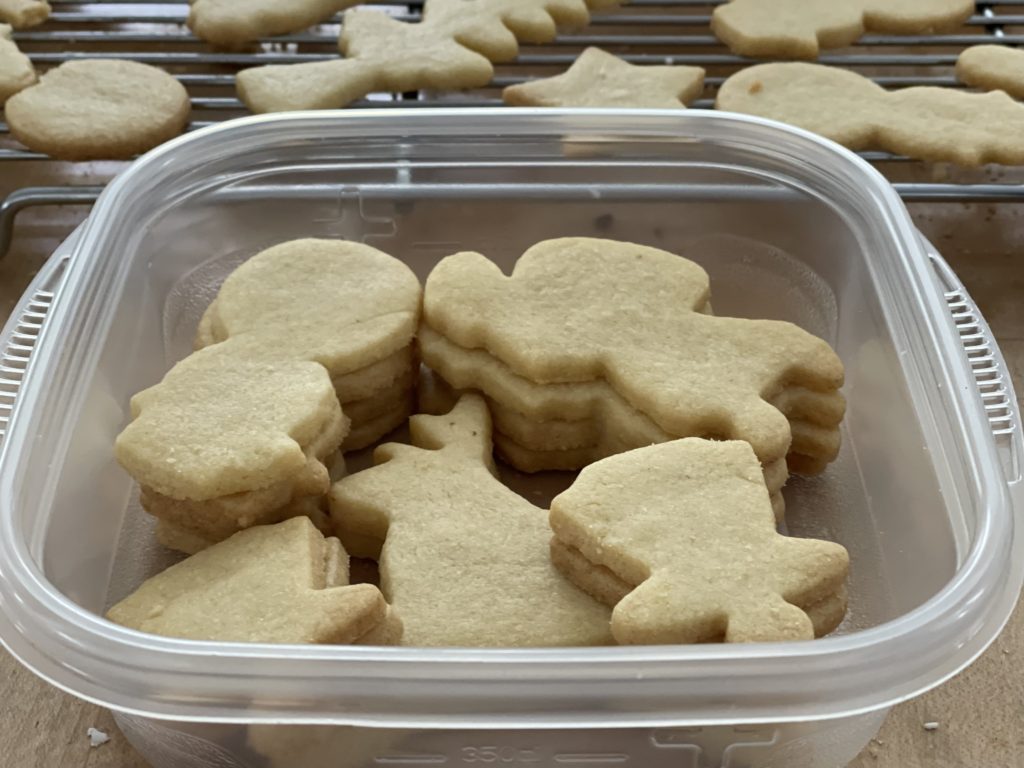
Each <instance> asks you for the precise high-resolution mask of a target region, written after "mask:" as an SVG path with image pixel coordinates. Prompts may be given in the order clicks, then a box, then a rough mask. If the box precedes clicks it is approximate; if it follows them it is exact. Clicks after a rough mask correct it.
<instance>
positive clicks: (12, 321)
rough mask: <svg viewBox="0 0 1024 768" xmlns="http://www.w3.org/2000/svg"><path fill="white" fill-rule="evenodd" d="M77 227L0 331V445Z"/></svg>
mask: <svg viewBox="0 0 1024 768" xmlns="http://www.w3.org/2000/svg"><path fill="white" fill-rule="evenodd" d="M80 231H81V228H79V229H78V230H76V231H75V233H74V234H73V235H72V236H71V237H69V238H68V239H67V240H66V241H64V243H63V244H62V245H61V246H60V248H58V249H57V252H56V253H54V255H53V256H51V257H50V258H49V260H48V261H47V262H46V263H45V264H44V265H43V268H42V269H40V270H39V273H38V274H37V275H36V277H35V279H34V280H33V281H32V283H31V284H30V285H29V287H28V289H27V290H26V291H25V293H24V294H22V297H21V300H20V301H19V302H18V305H17V306H16V307H15V308H14V311H13V312H12V313H11V316H10V318H8V320H7V324H6V325H5V326H4V329H3V331H2V332H0V446H2V445H3V441H4V439H5V438H6V436H7V433H8V431H9V429H10V425H11V420H12V419H13V418H14V413H15V404H16V403H17V400H18V395H19V393H20V392H21V389H22V386H23V385H24V383H25V375H26V371H27V370H28V365H29V361H30V360H31V359H32V355H33V353H34V352H35V351H36V349H37V343H38V341H39V337H40V335H41V334H42V332H43V328H44V327H45V325H46V321H47V318H48V317H49V316H50V311H51V310H52V309H53V306H54V302H55V301H56V300H57V297H58V295H59V288H60V285H61V283H62V282H63V280H64V276H65V275H66V274H67V269H68V265H69V264H70V263H71V252H72V250H73V248H74V243H75V242H77V240H78V234H79V232H80Z"/></svg>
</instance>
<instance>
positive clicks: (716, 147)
mask: <svg viewBox="0 0 1024 768" xmlns="http://www.w3.org/2000/svg"><path fill="white" fill-rule="evenodd" d="M564 235H590V236H603V237H610V238H615V239H621V240H632V241H636V242H641V243H647V244H650V245H654V246H658V247H662V248H665V249H668V250H671V251H674V252H678V253H682V254H685V255H686V256H688V257H690V258H692V259H695V260H697V261H698V262H700V263H701V264H703V265H704V266H705V267H706V268H707V270H708V271H709V273H710V274H711V278H712V286H713V288H714V302H715V310H716V312H717V313H719V314H733V315H741V316H750V317H771V318H782V319H787V320H791V321H794V322H796V323H798V324H800V325H802V326H803V327H805V328H807V329H808V330H810V331H812V332H814V333H816V334H818V335H821V336H823V337H824V338H826V339H828V340H829V341H830V342H831V343H832V344H833V345H834V346H835V347H836V349H837V350H838V352H839V354H840V356H841V357H842V359H843V360H844V362H845V364H846V369H847V383H846V386H845V390H844V391H845V393H846V395H847V398H848V400H849V411H848V415H847V418H846V421H845V423H844V427H843V449H842V452H841V455H840V457H839V459H838V460H837V461H836V462H835V463H834V464H833V465H832V466H831V467H830V468H829V470H828V471H827V472H826V473H825V474H824V475H823V476H821V477H818V478H814V479H811V480H803V479H800V478H794V479H793V480H792V481H791V483H790V485H789V486H787V489H786V497H787V506H788V526H789V529H790V531H791V532H792V533H794V534H797V535H818V536H824V537H827V538H829V539H833V540H836V541H839V542H841V543H842V544H844V545H845V546H846V547H847V548H848V549H849V550H850V553H851V556H852V573H851V580H850V595H851V603H850V612H849V616H848V618H847V620H846V621H845V623H844V624H843V626H842V627H841V628H840V630H839V631H838V632H837V633H836V634H835V635H833V636H830V637H828V638H825V639H822V640H818V641H815V642H804V643H777V644H752V645H700V646H678V647H677V646H672V647H629V648H601V649H586V650H580V649H552V650H465V649H441V650H438V649H415V648H364V647H327V646H320V647H309V646H260V645H242V644H223V643H205V642H190V641H182V640H174V639H169V638H162V637H155V636H150V635H145V634H140V633H137V632H134V631H131V630H128V629H125V628H122V627H119V626H115V625H113V624H111V623H108V622H107V621H105V620H103V619H102V618H101V617H100V616H101V614H102V612H103V610H104V608H105V607H107V606H108V605H109V604H111V603H112V602H113V601H115V600H117V599H119V598H120V597H122V596H123V595H124V594H126V593H127V592H128V591H129V590H130V589H131V588H133V587H134V586H135V585H137V584H138V583H139V581H140V580H141V579H142V578H143V577H145V576H147V575H149V574H151V573H153V572H155V571H156V570H158V569H159V568H160V567H161V566H162V565H163V564H164V561H163V558H165V557H166V553H162V552H161V551H160V549H159V547H157V546H156V545H155V544H154V543H153V539H152V535H151V529H150V527H151V522H150V520H149V518H148V517H147V516H146V515H144V514H143V513H142V512H141V510H140V509H139V508H138V506H137V501H136V492H135V489H134V488H133V483H132V482H131V480H130V479H129V477H128V475H127V474H126V473H125V472H124V471H122V470H121V469H120V468H119V467H118V465H117V464H116V462H115V461H114V458H113V453H112V445H113V441H114V437H115V436H116V435H117V433H118V432H119V431H120V430H121V429H122V428H123V426H124V424H125V423H126V420H127V413H128V401H129V398H130V396H131V395H132V394H133V393H134V392H136V391H138V390H140V389H142V388H144V387H146V386H148V385H150V384H152V383H154V382H156V381H157V380H159V379H160V378H161V376H162V375H163V374H164V373H165V371H166V370H167V369H168V368H169V367H170V366H171V364H172V363H173V362H174V361H175V360H177V359H179V358H180V357H182V356H184V355H185V354H187V352H188V351H189V348H190V340H191V336H192V333H193V330H194V328H195V325H196V322H197V320H198V318H199V315H200V313H201V312H202V310H203V309H204V308H205V306H206V304H207V302H208V301H209V300H210V298H211V297H212V296H213V295H214V293H215V291H216V289H217V286H218V285H219V283H220V281H221V280H222V279H223V278H224V277H225V275H227V274H228V273H229V272H230V270H231V269H232V268H233V267H234V266H236V265H237V264H238V263H239V262H240V261H242V260H243V259H245V258H246V257H248V256H250V255H252V254H254V253H256V252H257V251H259V250H261V249H263V248H265V247H267V246H269V245H271V244H274V243H277V242H280V241H282V240H286V239H289V238H294V237H301V236H318V237H339V238H349V239H355V240H362V241H365V242H368V243H371V244H373V245H375V246H377V247H380V248H382V249H384V250H386V251H388V252H390V253H392V254H394V255H396V256H398V257H400V258H403V259H405V260H406V261H407V262H408V263H409V264H410V265H411V266H412V267H413V268H414V269H415V270H416V271H417V272H418V274H420V275H421V276H425V275H426V274H427V272H428V271H429V269H430V268H431V266H432V265H433V264H435V263H436V262H437V261H438V259H440V258H441V257H443V256H445V255H447V254H449V253H452V252H455V251H457V250H461V249H474V250H478V251H480V252H482V253H485V254H487V255H488V256H489V257H490V258H492V259H495V260H497V261H498V262H499V263H500V264H502V265H503V266H504V267H505V268H509V267H511V265H512V263H513V262H514V260H515V258H516V257H517V256H518V255H519V254H520V253H521V252H522V251H523V250H524V249H525V248H526V247H528V246H529V245H531V244H533V243H535V242H537V241H539V240H542V239H545V238H550V237H558V236H564ZM2 342H3V346H2V347H0V351H2V353H3V355H4V357H3V360H2V365H3V368H2V373H0V379H2V381H0V408H2V409H3V410H0V416H4V415H5V414H7V415H9V422H8V423H7V427H6V434H5V435H3V438H2V444H0V528H2V530H0V572H2V580H0V599H2V605H3V615H2V619H0V637H2V639H3V642H4V644H5V645H6V646H7V647H8V648H9V649H10V650H11V652H12V653H14V654H15V655H16V656H17V657H18V658H19V659H20V660H21V661H22V662H23V663H25V664H26V665H28V666H29V667H31V668H32V669H33V670H35V671H36V672H37V673H38V674H40V675H42V676H43V677H45V678H46V679H48V680H49V681H51V682H52V683H53V684H55V685H57V686H60V687H61V688H64V689H65V690H68V691H70V692H72V693H74V694H76V695H78V696H81V697H84V698H87V699H90V700H92V701H96V702H99V703H101V704H103V705H105V706H108V707H110V708H112V709H114V710H115V712H116V713H117V719H118V722H119V724H120V725H121V727H122V729H123V730H124V732H125V734H126V735H127V736H128V738H129V739H130V740H131V741H132V743H133V744H134V745H135V746H136V747H137V748H138V749H139V750H140V751H141V752H142V753H143V754H144V755H145V756H146V757H148V758H149V760H150V761H151V762H152V763H153V765H154V766H158V767H163V766H167V767H168V768H170V767H172V766H173V768H191V766H251V767H252V768H259V767H262V766H266V765H274V766H288V768H306V767H307V766H331V768H342V767H343V766H360V767H361V766H371V765H372V766H387V765H401V766H415V767H419V766H438V765H461V764H467V765H474V764H492V765H530V766H563V765H570V766H575V767H577V768H596V767H597V766H603V767H606V766H609V765H620V764H622V765H631V766H639V767H641V768H669V766H671V768H691V767H693V768H698V767H699V768H708V767H712V766H713V767H715V768H717V767H718V766H728V767H729V768H755V767H757V768H768V767H769V766H775V767H776V768H800V767H802V766H839V765H844V764H845V763H846V762H847V761H848V760H850V759H852V758H853V757H854V756H855V755H856V754H857V752H858V751H859V750H860V749H861V748H862V747H863V745H864V744H866V743H867V741H868V740H869V739H870V738H871V736H872V735H873V734H874V733H875V732H876V730H877V728H878V727H879V725H880V724H881V721H882V719H883V718H884V716H885V712H886V709H887V708H888V707H890V706H891V705H892V704H893V703H895V702H897V701H900V700H902V699H906V698H908V697H912V696H914V695H916V694H919V693H920V692H922V691H924V690H925V689H927V688H930V687H932V686H934V685H937V684H939V683H941V682H942V681H944V680H945V679H947V678H948V677H950V676H951V675H953V674H955V673H956V672H957V671H958V670H960V669H962V668H963V667H964V666H965V665H967V664H968V663H970V662H971V660H972V659H974V658H975V656H977V654H979V653H980V652H981V651H982V650H983V649H984V648H985V646H986V645H987V644H988V643H989V642H991V640H992V639H993V638H994V637H995V636H996V635H997V633H998V632H999V630H1000V628H1001V627H1002V625H1003V623H1004V622H1005V621H1006V619H1007V617H1008V615H1009V613H1010V611H1011V609H1012V607H1013V605H1014V603H1015V600H1016V598H1017V595H1018V593H1019V590H1020V586H1021V578H1022V566H1024V552H1022V536H1021V526H1020V525H1015V522H1017V520H1016V518H1018V517H1019V516H1020V515H1021V513H1022V512H1024V498H1022V497H1024V493H1022V481H1021V456H1022V455H1024V451H1022V449H1021V436H1020V429H1019V420H1018V416H1017V413H1016V411H1015V400H1014V397H1013V393H1012V390H1011V387H1010V384H1009V381H1008V377H1007V375H1006V372H1005V368H1004V365H1003V362H1002V360H1001V358H1000V355H999V352H998V350H997V349H996V347H995V345H994V344H993V342H992V339H991V335H990V333H989V331H988V329H987V327H986V326H985V324H984V321H983V320H982V319H981V318H980V316H979V315H978V314H977V312H976V310H975V309H974V306H973V304H972V302H971V300H970V298H969V297H968V296H967V295H966V294H965V292H964V291H963V288H962V286H960V285H959V284H958V283H957V280H956V278H955V276H954V275H953V274H952V272H951V271H950V270H949V269H948V267H947V266H945V264H944V262H943V261H942V259H941V258H940V257H939V256H938V255H937V254H935V253H934V252H933V251H932V249H930V247H929V246H928V244H927V243H926V242H924V241H923V240H922V238H921V237H920V236H919V235H918V233H917V232H916V231H915V230H914V228H913V226H912V224H911V222H910V220H909V218H908V216H907V213H906V211H905V209H904V208H903V206H902V204H901V202H900V200H899V199H898V197H897V196H896V194H895V193H894V192H893V190H892V189H891V187H889V185H888V184H887V183H886V182H885V180H884V179H883V178H882V177H881V176H880V175H879V174H878V173H876V172H875V171H874V170H873V169H872V168H871V167H870V166H869V165H867V164H866V163H865V162H863V161H862V160H860V159H859V158H857V157H856V156H855V155H853V154H851V153H849V152H847V151H845V150H843V149H841V148H839V147H837V146H836V145H834V144H832V143H830V142H827V141H824V140H822V139H820V138H817V137H815V136H812V135H810V134H807V133H804V132H801V131H798V130H794V129H791V128H787V127H784V126H781V125H777V124H773V123H769V122H765V121H762V120H758V119H754V118H747V117H737V116H732V115H728V114H722V113H702V112H697V111H689V112H621V111H620V112H614V111H592V112H591V111H580V112H561V111H555V110H545V111H534V110H510V109H505V110H500V111H489V110H468V109H467V110H456V111H447V110H439V111H435V110H411V111H401V110H387V111H359V112H349V113H316V114H290V115H284V116H270V117H259V118H250V119H245V120H240V121H236V122H234V123H232V124H228V125H224V126H219V127H215V128H210V129H206V130H203V131H199V132H197V133H195V134H192V135H189V136H187V137H183V138H181V139H178V140H176V141H173V142H170V143H169V144H167V145H165V146H163V147H162V148H160V149H157V150H155V151H154V152H151V153H150V154H149V155H147V156H146V157H144V158H143V159H141V160H140V161H138V162H137V163H135V164H134V165H133V166H132V167H131V168H129V169H128V170H127V171H126V172H125V173H123V174H122V175H121V176H120V177H119V178H118V179H117V180H116V181H115V182H113V183H112V184H111V185H110V186H109V187H108V188H107V190H106V191H105V192H104V193H103V196H102V197H101V199H100V201H99V203H98V204H97V206H96V208H95V209H94V211H93V212H92V215H91V216H90V217H89V220H88V221H87V222H86V223H85V224H84V225H83V227H82V229H81V230H80V231H79V232H78V233H76V234H75V236H73V237H72V238H71V239H70V240H69V241H68V242H67V243H65V245H64V246H63V247H62V248H61V249H60V251H59V252H58V253H57V254H56V255H55V256H54V257H53V259H52V260H51V261H50V262H49V263H48V265H47V266H46V268H45V269H44V270H43V271H42V272H41V273H40V275H39V277H38V279H37V280H36V283H35V284H34V285H33V286H32V288H31V289H30V290H29V292H28V294H27V295H26V297H25V299H24V301H23V302H22V304H21V306H20V307H19V308H18V310H17V311H16V312H15V314H14V315H13V317H12V319H11V321H10V324H9V325H8V327H7V329H6V330H5V335H4V337H3V340H2ZM0 425H2V422H0Z"/></svg>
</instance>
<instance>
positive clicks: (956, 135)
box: [715, 62, 1024, 166]
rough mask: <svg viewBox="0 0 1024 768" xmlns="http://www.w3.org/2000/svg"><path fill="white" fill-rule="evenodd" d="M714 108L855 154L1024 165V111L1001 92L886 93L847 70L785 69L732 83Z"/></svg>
mask: <svg viewBox="0 0 1024 768" xmlns="http://www.w3.org/2000/svg"><path fill="white" fill-rule="evenodd" d="M715 107H716V108H717V109H722V110H727V111H730V112H743V113H745V114H749V115H757V116H759V117H766V118H769V119H772V120H778V121H780V122H783V123H789V124H790V125H795V126H797V127H799V128H804V129H806V130H808V131H812V132H814V133H817V134H820V135H821V136H824V137H826V138H829V139H832V140H833V141H835V142H838V143H839V144H842V145H843V146H845V147H847V148H849V149H852V150H867V149H876V150H883V151H887V152H893V153H895V154H898V155H907V156H909V157H913V158H917V159H919V160H931V161H938V162H943V161H945V162H952V163H957V164H959V165H963V166H979V165H984V164H985V163H1002V164H1004V165H1020V164H1022V163H1024V142H1022V141H1021V140H1020V136H1021V135H1022V134H1024V106H1022V105H1021V104H1019V103H1018V102H1016V101H1014V100H1013V99H1012V98H1010V97H1009V96H1008V95H1007V94H1005V93H1002V92H999V91H993V92H991V93H966V92H964V91H957V90H955V89H952V88H937V87H933V86H915V87H912V88H901V89H899V90H896V91H887V90H885V89H884V88H882V87H881V86H879V85H877V84H875V83H874V82H872V81H871V80H870V79H868V78H866V77H864V76H862V75H859V74H857V73H855V72H851V71H849V70H845V69H839V68H837V67H827V66H824V65H822V64H809V63H803V62H785V63H772V64H759V65H757V66H754V67H749V68H747V69H743V70H741V71H739V72H737V73H736V74H734V75H732V76H731V77H729V78H728V79H727V80H726V81H725V83H723V84H722V87H721V88H720V89H719V91H718V98H717V100H716V102H715Z"/></svg>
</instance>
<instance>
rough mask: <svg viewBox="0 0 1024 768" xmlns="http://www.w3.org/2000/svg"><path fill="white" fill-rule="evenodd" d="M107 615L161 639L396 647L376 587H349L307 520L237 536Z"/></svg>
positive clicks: (330, 548)
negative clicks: (383, 640)
mask: <svg viewBox="0 0 1024 768" xmlns="http://www.w3.org/2000/svg"><path fill="white" fill-rule="evenodd" d="M107 615H108V617H109V618H110V619H111V620H112V621H115V622H117V623H118V624H123V625H125V626H127V627H132V628H133V629H138V630H141V631H143V632H152V633H154V634H158V635H168V636H170V637H182V638H187V639H191V640H218V641H225V642H250V643H356V642H360V641H363V640H364V639H365V638H367V637H368V636H369V637H371V638H372V637H373V636H375V635H377V636H382V637H388V638H391V639H393V640H394V639H397V638H396V637H395V635H396V627H397V626H398V625H397V624H396V621H397V620H396V619H395V618H394V617H393V616H391V615H390V612H389V610H388V606H387V604H386V603H385V602H384V598H383V597H382V596H381V594H380V591H379V590H378V589H377V588H376V587H374V586H372V585H370V584H356V585H352V586H348V563H347V555H345V553H344V551H343V550H342V548H341V546H340V544H339V543H338V541H337V540H336V539H325V538H324V537H323V536H322V535H321V534H320V532H319V531H317V529H316V528H314V527H313V524H312V523H311V522H310V521H309V519H308V518H305V517H296V518H293V519H291V520H288V521H286V522H283V523H279V524H277V525H267V526H257V527H255V528H249V529H248V530H245V531H241V532H240V533H236V534H235V535H234V536H232V537H231V538H230V539H227V540H226V541H222V542H220V543H219V544H214V545H213V546H212V547H210V548H208V549H204V550H203V551H202V552H199V553H198V554H195V555H192V556H191V557H189V558H188V559H186V560H183V561H182V562H180V563H178V564H176V565H173V566H171V567H170V568H168V569H167V570H166V571H163V572H162V573H159V574H157V575H156V576H154V577H153V578H151V579H148V580H147V581H146V582H145V583H144V584H143V585H142V586H141V587H139V589H137V590H136V591H135V592H133V593H132V594H131V595H129V596H128V597H126V598H125V599H124V600H122V601H121V602H119V603H118V604H117V605H115V606H114V607H113V608H111V609H110V611H109V612H108V614H107Z"/></svg>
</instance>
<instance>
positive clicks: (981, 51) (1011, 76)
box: [956, 45, 1024, 99]
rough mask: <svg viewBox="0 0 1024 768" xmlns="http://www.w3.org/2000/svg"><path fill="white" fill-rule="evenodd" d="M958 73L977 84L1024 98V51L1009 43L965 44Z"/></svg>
mask: <svg viewBox="0 0 1024 768" xmlns="http://www.w3.org/2000/svg"><path fill="white" fill-rule="evenodd" d="M956 76H957V77H958V78H959V79H960V80H961V81H962V82H964V83H967V85H973V86H975V87H976V88H982V89H984V90H986V91H995V90H999V91H1006V93H1008V94H1010V95H1011V96H1013V97H1014V98H1015V99H1021V98H1024V51H1022V50H1020V49H1019V48H1008V47H1007V46H1005V45H974V46H971V47H970V48H965V49H964V50H963V52H961V54H960V56H959V58H958V59H957V60H956Z"/></svg>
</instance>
